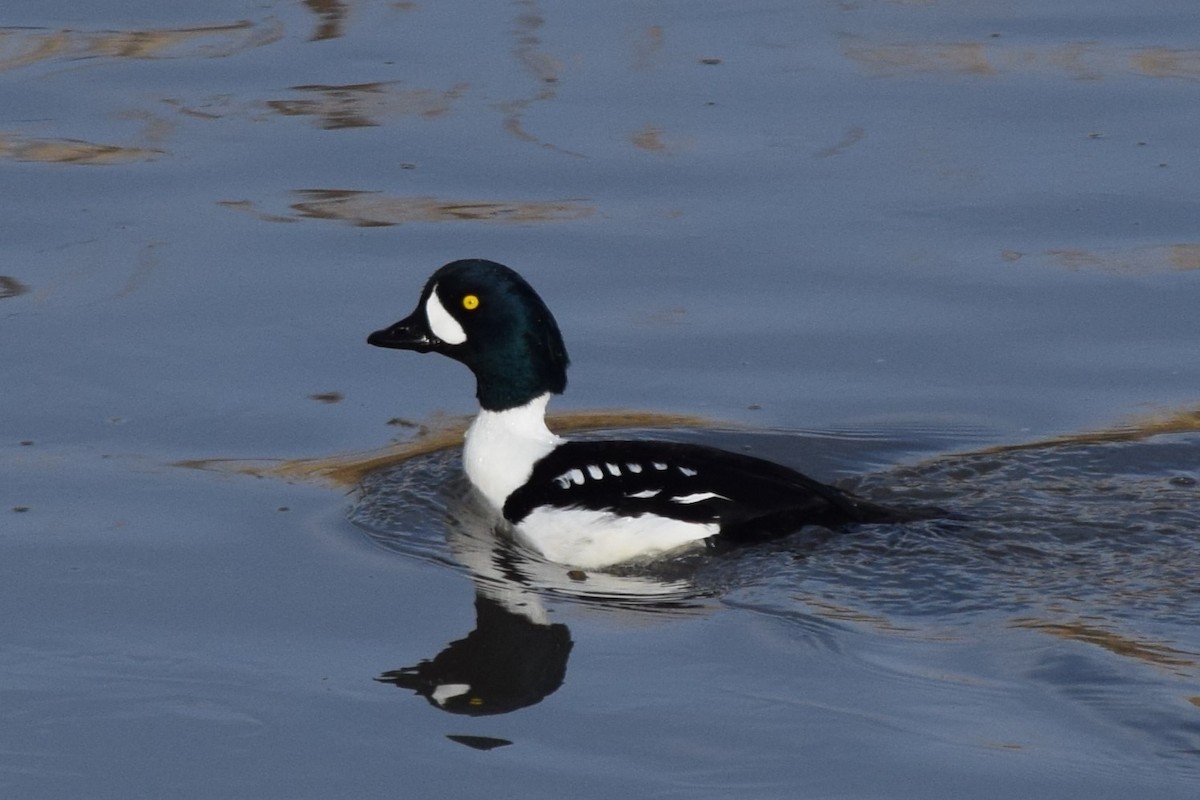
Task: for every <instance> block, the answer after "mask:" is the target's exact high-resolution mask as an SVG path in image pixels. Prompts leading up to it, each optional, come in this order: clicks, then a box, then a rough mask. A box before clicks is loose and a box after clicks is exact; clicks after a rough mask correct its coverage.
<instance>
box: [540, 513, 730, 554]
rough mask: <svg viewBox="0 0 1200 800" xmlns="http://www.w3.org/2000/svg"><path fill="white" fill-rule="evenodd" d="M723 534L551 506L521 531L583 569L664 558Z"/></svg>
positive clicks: (664, 520) (661, 520)
mask: <svg viewBox="0 0 1200 800" xmlns="http://www.w3.org/2000/svg"><path fill="white" fill-rule="evenodd" d="M718 530H719V526H718V525H716V524H715V523H704V524H700V523H694V522H682V521H680V520H677V519H670V518H668V517H659V516H656V515H654V514H643V515H642V516H640V517H622V516H618V515H616V514H613V513H611V512H607V511H589V510H586V509H566V510H564V509H555V508H549V507H546V506H543V507H541V508H536V509H534V510H533V512H532V513H531V514H530V515H529V516H528V517H526V518H525V519H524V521H522V522H521V524H520V525H518V526H517V533H518V534H519V535H520V536H521V537H522V538H524V539H525V540H526V541H527V542H529V544H531V545H533V547H534V548H536V549H537V551H538V552H539V553H541V554H542V555H543V556H545V557H546V558H548V559H550V560H551V561H557V562H558V563H560V564H569V565H571V566H575V567H582V568H584V569H598V568H600V567H609V566H612V565H613V564H619V563H621V562H622V561H629V560H631V559H635V558H646V557H650V556H657V555H661V554H662V553H666V552H669V551H671V550H677V549H679V548H681V547H685V546H687V545H692V544H696V543H699V542H701V541H703V540H704V539H707V538H708V537H710V536H712V535H714V534H715V533H717V531H718Z"/></svg>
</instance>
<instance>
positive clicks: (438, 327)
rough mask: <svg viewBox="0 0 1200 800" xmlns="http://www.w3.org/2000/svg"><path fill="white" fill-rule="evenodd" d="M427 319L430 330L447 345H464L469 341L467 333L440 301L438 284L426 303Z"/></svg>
mask: <svg viewBox="0 0 1200 800" xmlns="http://www.w3.org/2000/svg"><path fill="white" fill-rule="evenodd" d="M425 319H427V320H429V330H431V331H433V335H434V336H436V337H438V338H439V339H441V340H442V341H443V342H445V343H446V344H462V343H463V342H465V341H466V340H467V332H466V331H464V330H463V329H462V325H459V324H458V320H456V319H455V318H454V317H452V316H450V312H449V311H447V310H446V307H445V306H444V305H442V301H441V300H439V299H438V293H437V285H436V284H435V285H434V287H433V291H432V292H430V293H429V299H428V300H426V301H425Z"/></svg>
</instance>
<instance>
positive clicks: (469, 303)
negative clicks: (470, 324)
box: [463, 294, 479, 311]
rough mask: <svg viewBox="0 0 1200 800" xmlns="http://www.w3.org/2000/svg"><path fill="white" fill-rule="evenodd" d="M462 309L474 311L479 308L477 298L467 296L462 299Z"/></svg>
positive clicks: (470, 295) (471, 295)
mask: <svg viewBox="0 0 1200 800" xmlns="http://www.w3.org/2000/svg"><path fill="white" fill-rule="evenodd" d="M463 308H465V309H466V310H467V311H474V310H475V309H477V308H479V298H478V297H476V296H475V295H473V294H469V295H467V296H466V297H464V298H463Z"/></svg>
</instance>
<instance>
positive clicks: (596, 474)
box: [587, 464, 604, 481]
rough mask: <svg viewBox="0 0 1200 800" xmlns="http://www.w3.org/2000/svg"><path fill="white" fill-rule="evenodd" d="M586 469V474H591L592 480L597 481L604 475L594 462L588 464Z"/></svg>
mask: <svg viewBox="0 0 1200 800" xmlns="http://www.w3.org/2000/svg"><path fill="white" fill-rule="evenodd" d="M587 471H588V475H591V476H592V480H594V481H598V480H600V479H601V478H603V477H604V470H602V469H600V468H599V467H597V466H596V465H595V464H591V465H589V466H588V468H587Z"/></svg>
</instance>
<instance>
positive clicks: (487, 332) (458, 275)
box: [367, 259, 570, 411]
mask: <svg viewBox="0 0 1200 800" xmlns="http://www.w3.org/2000/svg"><path fill="white" fill-rule="evenodd" d="M367 343H368V344H373V345H375V346H376V347H391V348H395V349H398V350H415V351H416V352H418V353H441V354H442V355H445V356H449V357H450V358H453V359H454V360H456V361H461V362H462V363H463V364H466V365H467V367H468V368H470V370H471V372H473V373H474V374H475V382H476V391H475V394H476V397H478V398H479V404H480V405H481V406H482V407H483V408H485V409H487V410H489V411H503V410H505V409H509V408H516V407H517V406H522V405H525V404H526V403H528V402H529V401H530V400H532V399H534V398H535V397H538V396H540V395H543V394H546V393H547V392H551V393H554V394H561V393H562V391H563V390H564V389H565V388H566V386H567V366H568V364H569V363H570V359H569V358H568V357H567V349H566V346H565V345H564V344H563V340H562V334H561V333H559V330H558V323H557V322H555V320H554V315H552V314H551V313H550V309H548V308H546V304H545V303H544V302H542V298H540V297H538V294H537V292H535V291H534V290H533V288H532V287H531V286H530V285H529V284H528V283H526V282H525V279H524V278H522V277H521V276H520V275H518V274H517V273H515V272H513V271H512V270H511V269H509V268H508V267H506V266H504V265H503V264H497V263H496V262H495V261H486V260H483V259H466V260H462V261H453V262H451V263H449V264H447V265H446V266H444V267H442V268H441V269H439V270H438V271H437V272H435V273H433V275H432V276H430V278H429V280H428V281H427V282H426V283H425V288H424V289H423V290H422V292H421V299H420V301H419V302H418V303H417V307H416V309H415V310H414V311H413V312H412V313H411V314H409V315H408V316H407V317H405V318H404V319H402V320H400V321H399V322H397V323H395V324H394V325H391V326H389V327H387V328H383V329H382V330H378V331H375V332H374V333H372V334H371V335H370V336H368V337H367Z"/></svg>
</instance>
